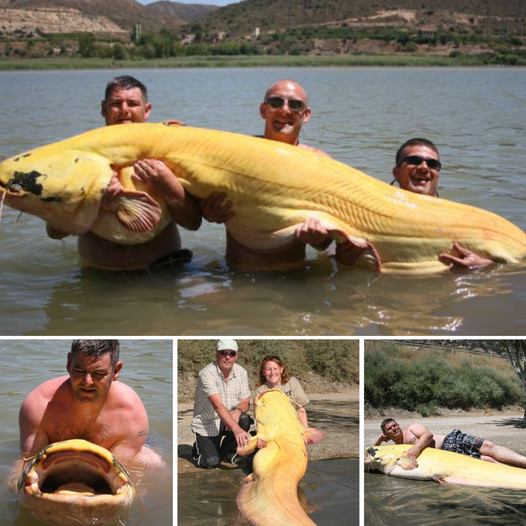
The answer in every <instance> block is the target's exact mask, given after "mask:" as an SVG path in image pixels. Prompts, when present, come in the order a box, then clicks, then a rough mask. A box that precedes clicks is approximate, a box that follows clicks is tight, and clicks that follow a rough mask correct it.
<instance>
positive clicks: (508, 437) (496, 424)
mask: <svg viewBox="0 0 526 526" xmlns="http://www.w3.org/2000/svg"><path fill="white" fill-rule="evenodd" d="M389 416H390V417H391V418H394V419H395V420H396V421H397V422H398V423H399V424H400V425H401V426H402V427H403V428H405V427H406V426H408V425H409V424H411V423H412V422H418V423H420V424H423V425H425V426H426V427H427V428H428V429H429V430H430V431H431V432H433V433H437V434H443V435H446V434H448V433H449V432H450V431H452V430H453V429H460V430H461V431H462V432H464V433H469V434H471V435H476V436H479V437H482V438H484V439H486V440H491V441H492V442H495V443H496V444H499V445H501V446H506V447H508V448H510V449H513V450H514V451H517V453H520V454H522V455H525V456H526V424H525V423H524V420H523V410H522V409H521V408H517V409H513V410H506V411H491V412H485V413H484V412H480V413H474V412H458V413H448V414H447V415H445V416H439V417H428V418H422V417H415V416H408V415H407V414H405V415H404V414H397V413H396V412H393V413H392V414H390V415H389ZM383 419H384V418H368V419H366V420H365V422H364V426H363V427H364V445H365V447H367V446H369V445H371V444H373V443H374V441H375V440H376V439H377V438H378V437H379V436H380V434H381V430H380V423H381V422H382V420H383Z"/></svg>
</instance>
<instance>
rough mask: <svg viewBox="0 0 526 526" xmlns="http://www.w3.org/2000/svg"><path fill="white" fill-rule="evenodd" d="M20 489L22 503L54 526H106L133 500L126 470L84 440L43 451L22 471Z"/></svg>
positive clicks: (58, 443) (102, 451)
mask: <svg viewBox="0 0 526 526" xmlns="http://www.w3.org/2000/svg"><path fill="white" fill-rule="evenodd" d="M18 487H19V493H18V496H19V500H20V502H21V503H22V504H23V505H24V506H27V507H28V508H29V509H30V510H31V511H32V513H33V515H34V516H35V517H36V518H38V519H40V520H42V521H43V522H45V523H47V524H50V525H52V526H68V525H69V526H88V525H93V526H106V525H110V524H113V523H114V522H115V520H117V518H118V517H119V515H120V514H121V513H122V512H123V511H124V510H125V509H126V508H128V507H129V506H130V505H131V503H132V501H133V499H134V489H133V487H132V484H131V480H130V478H129V475H128V474H127V473H126V471H125V470H124V468H122V466H121V465H120V464H119V463H118V462H117V461H116V460H115V458H114V457H113V456H112V455H111V453H110V452H109V451H107V450H106V449H104V448H101V447H100V446H96V445H95V444H91V443H90V442H86V441H84V440H68V441H64V442H57V443H55V444H52V445H50V446H48V447H47V448H44V449H43V450H42V451H41V452H40V453H39V454H38V455H37V456H36V457H34V458H33V459H31V460H30V461H29V462H28V464H27V465H26V466H25V468H24V470H23V473H22V475H21V477H20V481H19V485H18Z"/></svg>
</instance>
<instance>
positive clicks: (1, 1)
mask: <svg viewBox="0 0 526 526" xmlns="http://www.w3.org/2000/svg"><path fill="white" fill-rule="evenodd" d="M50 7H53V8H70V9H76V10H78V11H80V12H81V13H83V14H84V15H85V26H84V31H85V32H93V33H95V34H98V33H99V31H97V28H96V27H92V26H91V24H90V19H91V18H93V17H98V18H99V19H101V18H106V19H107V20H109V21H111V22H113V23H114V24H116V25H117V26H119V27H120V28H121V29H123V30H125V31H126V32H127V33H130V32H131V30H132V28H133V26H134V24H135V23H137V22H140V23H141V26H142V28H143V29H146V30H148V29H150V30H159V29H162V28H172V29H174V28H177V27H180V26H181V25H183V24H184V23H185V22H186V21H184V20H182V19H181V18H179V17H178V16H177V15H175V14H172V13H160V12H157V11H156V10H155V9H151V8H149V7H148V6H144V5H142V4H140V3H139V2H136V1H135V0H111V1H108V0H0V12H1V14H2V16H1V20H2V22H0V27H1V25H2V23H3V22H4V21H5V20H6V19H7V18H8V15H7V14H6V12H5V11H3V10H2V9H1V8H12V9H15V8H16V10H24V11H29V12H30V11H31V10H35V9H41V8H50ZM55 12H56V10H55ZM38 13H39V14H38V22H39V28H40V29H41V30H42V31H44V32H51V31H48V29H47V27H46V26H47V24H48V16H47V15H46V12H45V11H38ZM74 31H78V30H77V29H71V28H69V27H68V20H67V19H64V20H63V23H62V28H61V31H60V32H61V33H69V32H74Z"/></svg>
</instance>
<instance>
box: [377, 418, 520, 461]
mask: <svg viewBox="0 0 526 526" xmlns="http://www.w3.org/2000/svg"><path fill="white" fill-rule="evenodd" d="M380 427H381V428H382V434H381V435H380V436H379V437H378V438H377V440H376V442H375V443H374V445H375V446H379V445H381V444H382V443H383V442H389V440H392V441H393V442H394V443H395V444H412V446H413V447H411V448H410V449H409V450H408V451H407V453H406V455H407V456H408V457H412V458H418V456H419V455H420V453H422V451H423V450H424V449H425V448H426V447H434V448H437V449H443V450H444V451H453V452H455V453H460V454H462V455H468V456H470V457H474V458H480V459H482V460H486V461H488V462H495V463H496V464H508V465H511V466H517V467H519V468H526V457H523V456H522V455H519V454H518V453H515V451H512V450H511V449H508V448H506V447H504V446H499V445H497V444H494V443H493V442H490V441H489V440H484V439H483V438H480V437H475V436H473V435H468V434H466V433H462V432H460V431H459V430H458V429H455V430H453V431H452V432H451V433H449V434H448V435H435V434H433V433H431V431H429V429H427V427H425V426H423V425H422V424H417V423H413V424H410V425H409V426H407V427H406V428H405V429H404V430H403V431H402V428H401V427H400V426H399V425H398V423H397V422H396V420H393V419H392V418H386V419H385V420H384V421H383V422H382V423H381V426H380Z"/></svg>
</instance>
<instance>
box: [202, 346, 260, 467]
mask: <svg viewBox="0 0 526 526" xmlns="http://www.w3.org/2000/svg"><path fill="white" fill-rule="evenodd" d="M237 352H238V345H237V342H236V341H235V340H230V339H223V340H220V341H219V342H218V343H217V350H216V359H215V361H214V362H212V363H211V364H209V365H207V366H206V367H205V368H204V369H202V370H201V371H200V372H199V378H198V381H197V388H196V391H195V403H194V417H193V419H192V431H193V432H194V433H195V443H194V446H193V448H192V456H193V458H194V460H196V461H197V465H198V466H200V467H203V468H216V467H218V466H219V464H220V463H221V461H222V460H224V461H225V462H231V463H232V464H239V463H240V462H241V460H242V458H241V457H239V456H237V452H236V449H237V447H238V446H240V447H241V446H244V445H246V443H247V442H248V440H250V433H248V430H249V429H250V426H251V424H252V422H253V421H252V419H251V418H250V417H249V415H248V414H247V412H248V409H249V405H250V389H249V386H248V374H247V371H246V370H245V369H244V368H243V367H241V366H240V365H238V364H237V363H235V362H236V359H237Z"/></svg>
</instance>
